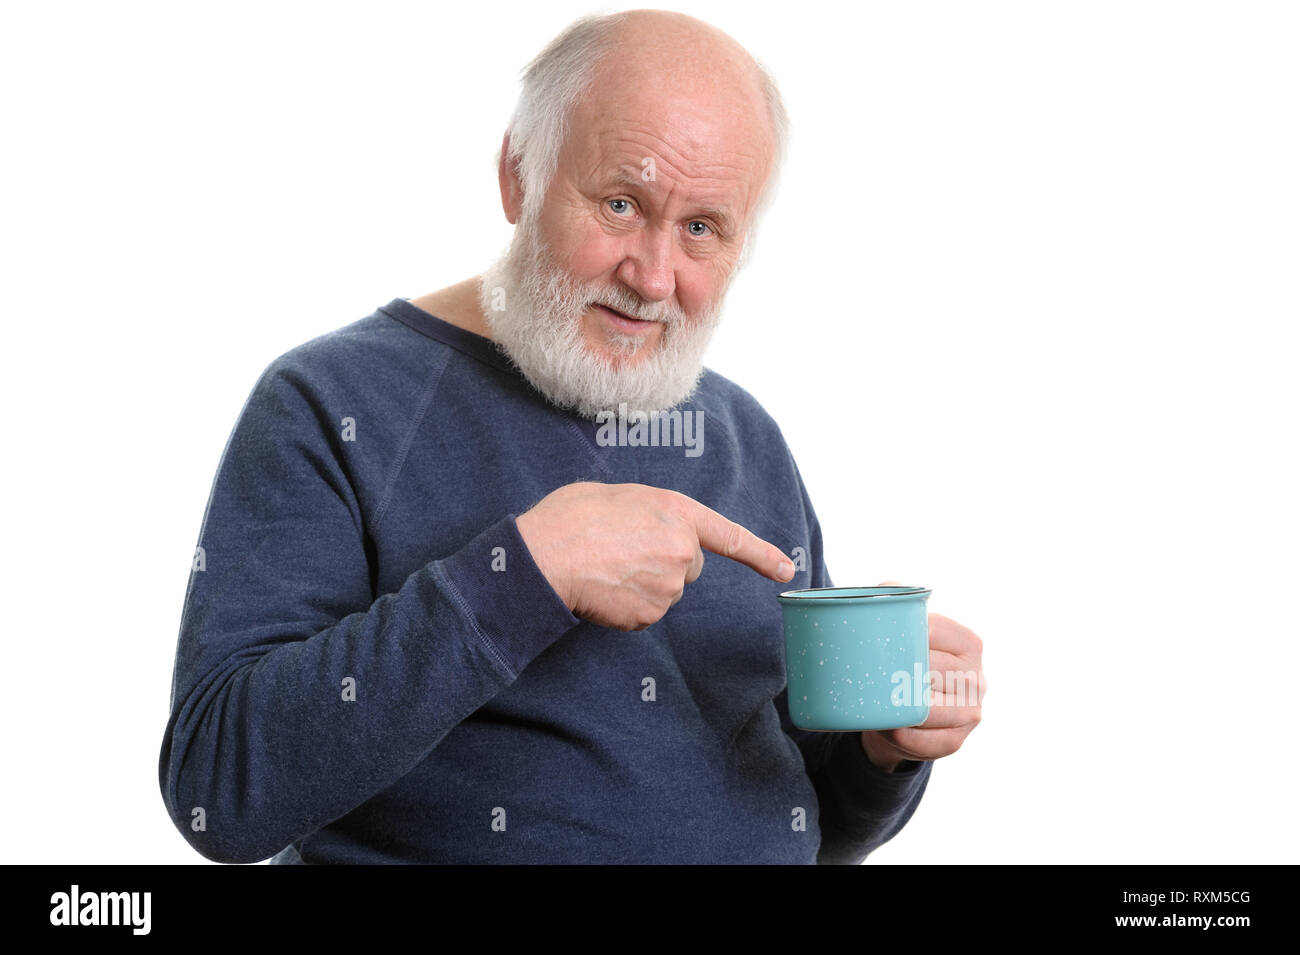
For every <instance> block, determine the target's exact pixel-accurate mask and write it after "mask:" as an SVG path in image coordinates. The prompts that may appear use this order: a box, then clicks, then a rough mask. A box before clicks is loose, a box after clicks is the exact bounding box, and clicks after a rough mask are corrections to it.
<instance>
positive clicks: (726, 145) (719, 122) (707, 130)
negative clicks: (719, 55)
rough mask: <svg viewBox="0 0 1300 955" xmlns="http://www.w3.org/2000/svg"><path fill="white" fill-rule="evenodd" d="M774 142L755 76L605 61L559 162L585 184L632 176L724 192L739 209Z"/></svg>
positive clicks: (764, 170) (652, 184) (702, 196)
mask: <svg viewBox="0 0 1300 955" xmlns="http://www.w3.org/2000/svg"><path fill="white" fill-rule="evenodd" d="M774 146H775V141H774V138H773V134H772V130H771V127H770V121H769V119H768V117H767V115H766V109H765V105H764V103H763V100H762V91H761V89H760V88H759V86H758V84H757V82H756V81H755V82H750V83H746V82H744V81H740V82H737V81H735V80H734V79H733V80H732V81H731V82H728V83H714V82H710V80H709V77H707V76H696V75H687V76H679V75H663V74H646V73H644V72H640V73H633V72H631V71H628V72H625V73H619V72H618V71H616V70H603V71H600V73H599V74H598V76H597V79H596V81H594V82H593V83H592V84H591V86H590V87H589V88H588V90H587V91H586V93H585V94H584V96H583V97H582V98H581V99H580V100H579V102H578V103H577V104H576V106H575V109H574V112H573V115H572V117H571V123H570V127H569V131H568V135H567V136H566V137H565V146H564V149H563V150H562V152H561V164H562V165H564V166H567V168H568V169H569V170H570V171H571V172H572V173H573V174H575V175H576V176H577V177H578V178H579V180H581V182H582V183H586V184H589V185H594V184H595V183H597V182H605V181H607V180H610V179H611V178H619V179H621V180H623V181H627V180H628V178H629V177H634V178H635V180H636V181H637V182H640V183H642V184H644V185H645V186H646V187H647V188H652V189H653V188H656V187H658V188H659V189H660V190H661V191H664V192H667V191H672V192H673V193H675V194H676V195H678V196H681V197H683V198H685V197H687V196H689V197H690V198H692V199H698V200H700V201H709V202H710V203H713V204H716V203H719V202H722V201H724V200H725V201H726V202H727V203H728V204H729V205H730V206H731V207H732V211H733V213H734V214H735V215H736V216H737V217H741V216H744V215H747V214H748V212H749V211H750V208H751V206H752V203H753V202H754V201H756V200H757V197H758V194H759V193H760V191H761V189H762V186H763V183H764V181H765V180H766V178H767V175H768V172H769V170H770V164H771V160H772V151H773V149H774ZM696 193H699V195H696Z"/></svg>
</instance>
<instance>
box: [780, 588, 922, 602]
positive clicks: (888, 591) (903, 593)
mask: <svg viewBox="0 0 1300 955" xmlns="http://www.w3.org/2000/svg"><path fill="white" fill-rule="evenodd" d="M846 590H880V591H883V592H882V593H878V594H849V593H844V592H843V591H846ZM930 592H931V591H930V588H929V587H805V588H803V589H800V590H787V591H785V592H784V593H780V594H777V599H786V600H870V599H872V598H874V597H914V596H916V595H917V594H928V593H930Z"/></svg>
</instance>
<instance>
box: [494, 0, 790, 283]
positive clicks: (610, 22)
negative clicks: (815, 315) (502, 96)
mask: <svg viewBox="0 0 1300 955" xmlns="http://www.w3.org/2000/svg"><path fill="white" fill-rule="evenodd" d="M626 18H627V15H626V14H624V13H611V14H605V15H597V14H593V15H591V16H586V17H582V18H580V19H578V20H575V21H574V22H573V23H571V24H570V25H569V26H568V27H566V28H565V29H564V31H563V32H561V33H560V34H559V36H557V37H556V38H555V39H553V40H552V41H551V42H550V43H549V44H548V45H547V47H546V49H544V50H542V52H541V53H539V54H538V55H537V56H536V57H535V58H534V59H533V61H532V62H531V63H529V64H528V65H527V66H525V67H524V68H523V70H522V71H521V73H520V76H521V85H522V89H521V91H520V93H519V101H518V103H517V104H516V106H515V111H514V115H513V116H512V117H511V119H510V124H509V127H508V131H509V134H510V155H509V160H510V161H511V162H512V163H517V164H518V169H519V178H520V181H521V182H522V184H523V190H524V200H523V205H524V208H523V214H524V215H525V216H529V215H531V216H536V215H537V214H538V213H540V212H541V208H542V203H543V200H544V199H545V196H546V190H547V188H549V186H550V184H551V179H552V178H553V177H554V176H555V168H556V165H557V163H558V162H559V157H560V149H561V147H562V146H563V144H564V137H565V135H566V134H567V132H568V128H567V127H568V120H569V118H570V116H571V115H572V111H573V107H574V105H575V104H576V103H577V101H578V98H579V97H580V96H581V95H582V92H583V90H585V89H586V88H587V84H588V82H589V80H590V78H591V74H592V71H593V70H594V68H595V66H596V65H597V64H598V63H599V62H600V60H601V59H602V58H603V57H604V56H605V54H606V53H608V52H609V51H610V49H611V48H612V47H613V45H614V42H615V39H616V38H617V34H618V27H619V26H620V25H621V24H622V23H623V21H624V20H625V19H626ZM754 65H755V66H756V67H757V70H758V79H759V82H760V85H761V87H762V90H763V98H764V100H765V104H766V106H767V113H768V118H769V120H770V122H771V127H772V131H773V133H774V137H775V140H776V145H775V149H774V150H773V155H772V165H771V169H770V172H769V174H768V179H767V182H766V183H765V184H764V187H763V193H762V195H761V196H759V199H758V202H757V203H756V204H755V206H754V213H753V217H752V219H751V221H750V225H749V229H748V230H747V232H746V235H745V237H744V245H743V248H742V250H741V256H740V262H739V265H740V266H741V267H743V266H744V265H745V264H746V263H747V262H748V261H749V259H750V256H751V254H752V248H753V244H754V243H753V236H754V233H755V232H756V231H757V229H758V223H759V220H760V219H761V218H762V216H763V213H765V212H766V211H767V208H768V206H769V205H770V204H771V201H772V198H773V196H774V195H775V194H776V183H777V179H778V176H779V173H780V169H781V164H782V162H783V161H784V159H785V153H786V146H787V141H788V139H789V134H790V133H789V131H790V120H789V116H788V114H787V113H786V109H785V103H784V101H783V100H782V99H781V92H780V90H779V89H777V85H776V80H774V79H773V77H772V74H771V73H770V72H768V70H767V68H766V67H765V66H764V65H763V64H762V63H760V62H759V61H758V60H754ZM500 161H501V153H500V150H498V151H497V154H496V160H495V162H496V163H498V164H499V163H500Z"/></svg>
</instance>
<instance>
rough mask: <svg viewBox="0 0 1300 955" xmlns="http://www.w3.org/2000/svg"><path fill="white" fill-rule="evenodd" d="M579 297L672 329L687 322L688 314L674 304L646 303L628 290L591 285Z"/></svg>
mask: <svg viewBox="0 0 1300 955" xmlns="http://www.w3.org/2000/svg"><path fill="white" fill-rule="evenodd" d="M579 295H580V297H582V298H584V299H586V300H587V301H589V302H595V303H596V304H597V305H604V306H605V307H606V308H611V309H613V310H614V311H616V312H622V313H623V314H624V315H628V316H631V317H632V318H639V319H641V320H642V321H646V322H659V323H661V324H663V325H667V326H670V327H672V326H678V325H681V324H683V323H684V322H685V321H686V313H685V312H683V311H682V309H681V308H680V307H679V306H677V305H675V304H673V303H672V302H645V301H642V299H641V298H640V297H639V296H637V295H636V294H634V293H632V292H629V291H628V290H626V289H619V288H611V287H609V286H607V285H601V284H591V285H584V286H582V288H581V289H580V290H579Z"/></svg>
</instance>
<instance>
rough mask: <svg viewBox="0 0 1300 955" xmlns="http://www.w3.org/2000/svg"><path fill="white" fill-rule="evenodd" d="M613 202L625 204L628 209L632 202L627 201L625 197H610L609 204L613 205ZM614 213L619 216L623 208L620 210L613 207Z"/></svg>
mask: <svg viewBox="0 0 1300 955" xmlns="http://www.w3.org/2000/svg"><path fill="white" fill-rule="evenodd" d="M615 203H622V204H623V205H624V206H626V207H627V208H628V209H631V208H632V203H630V202H628V201H627V200H626V199H611V200H609V204H610V206H611V207H613V206H614V204H615ZM614 214H615V215H617V216H621V215H622V214H623V210H621V209H614Z"/></svg>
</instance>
